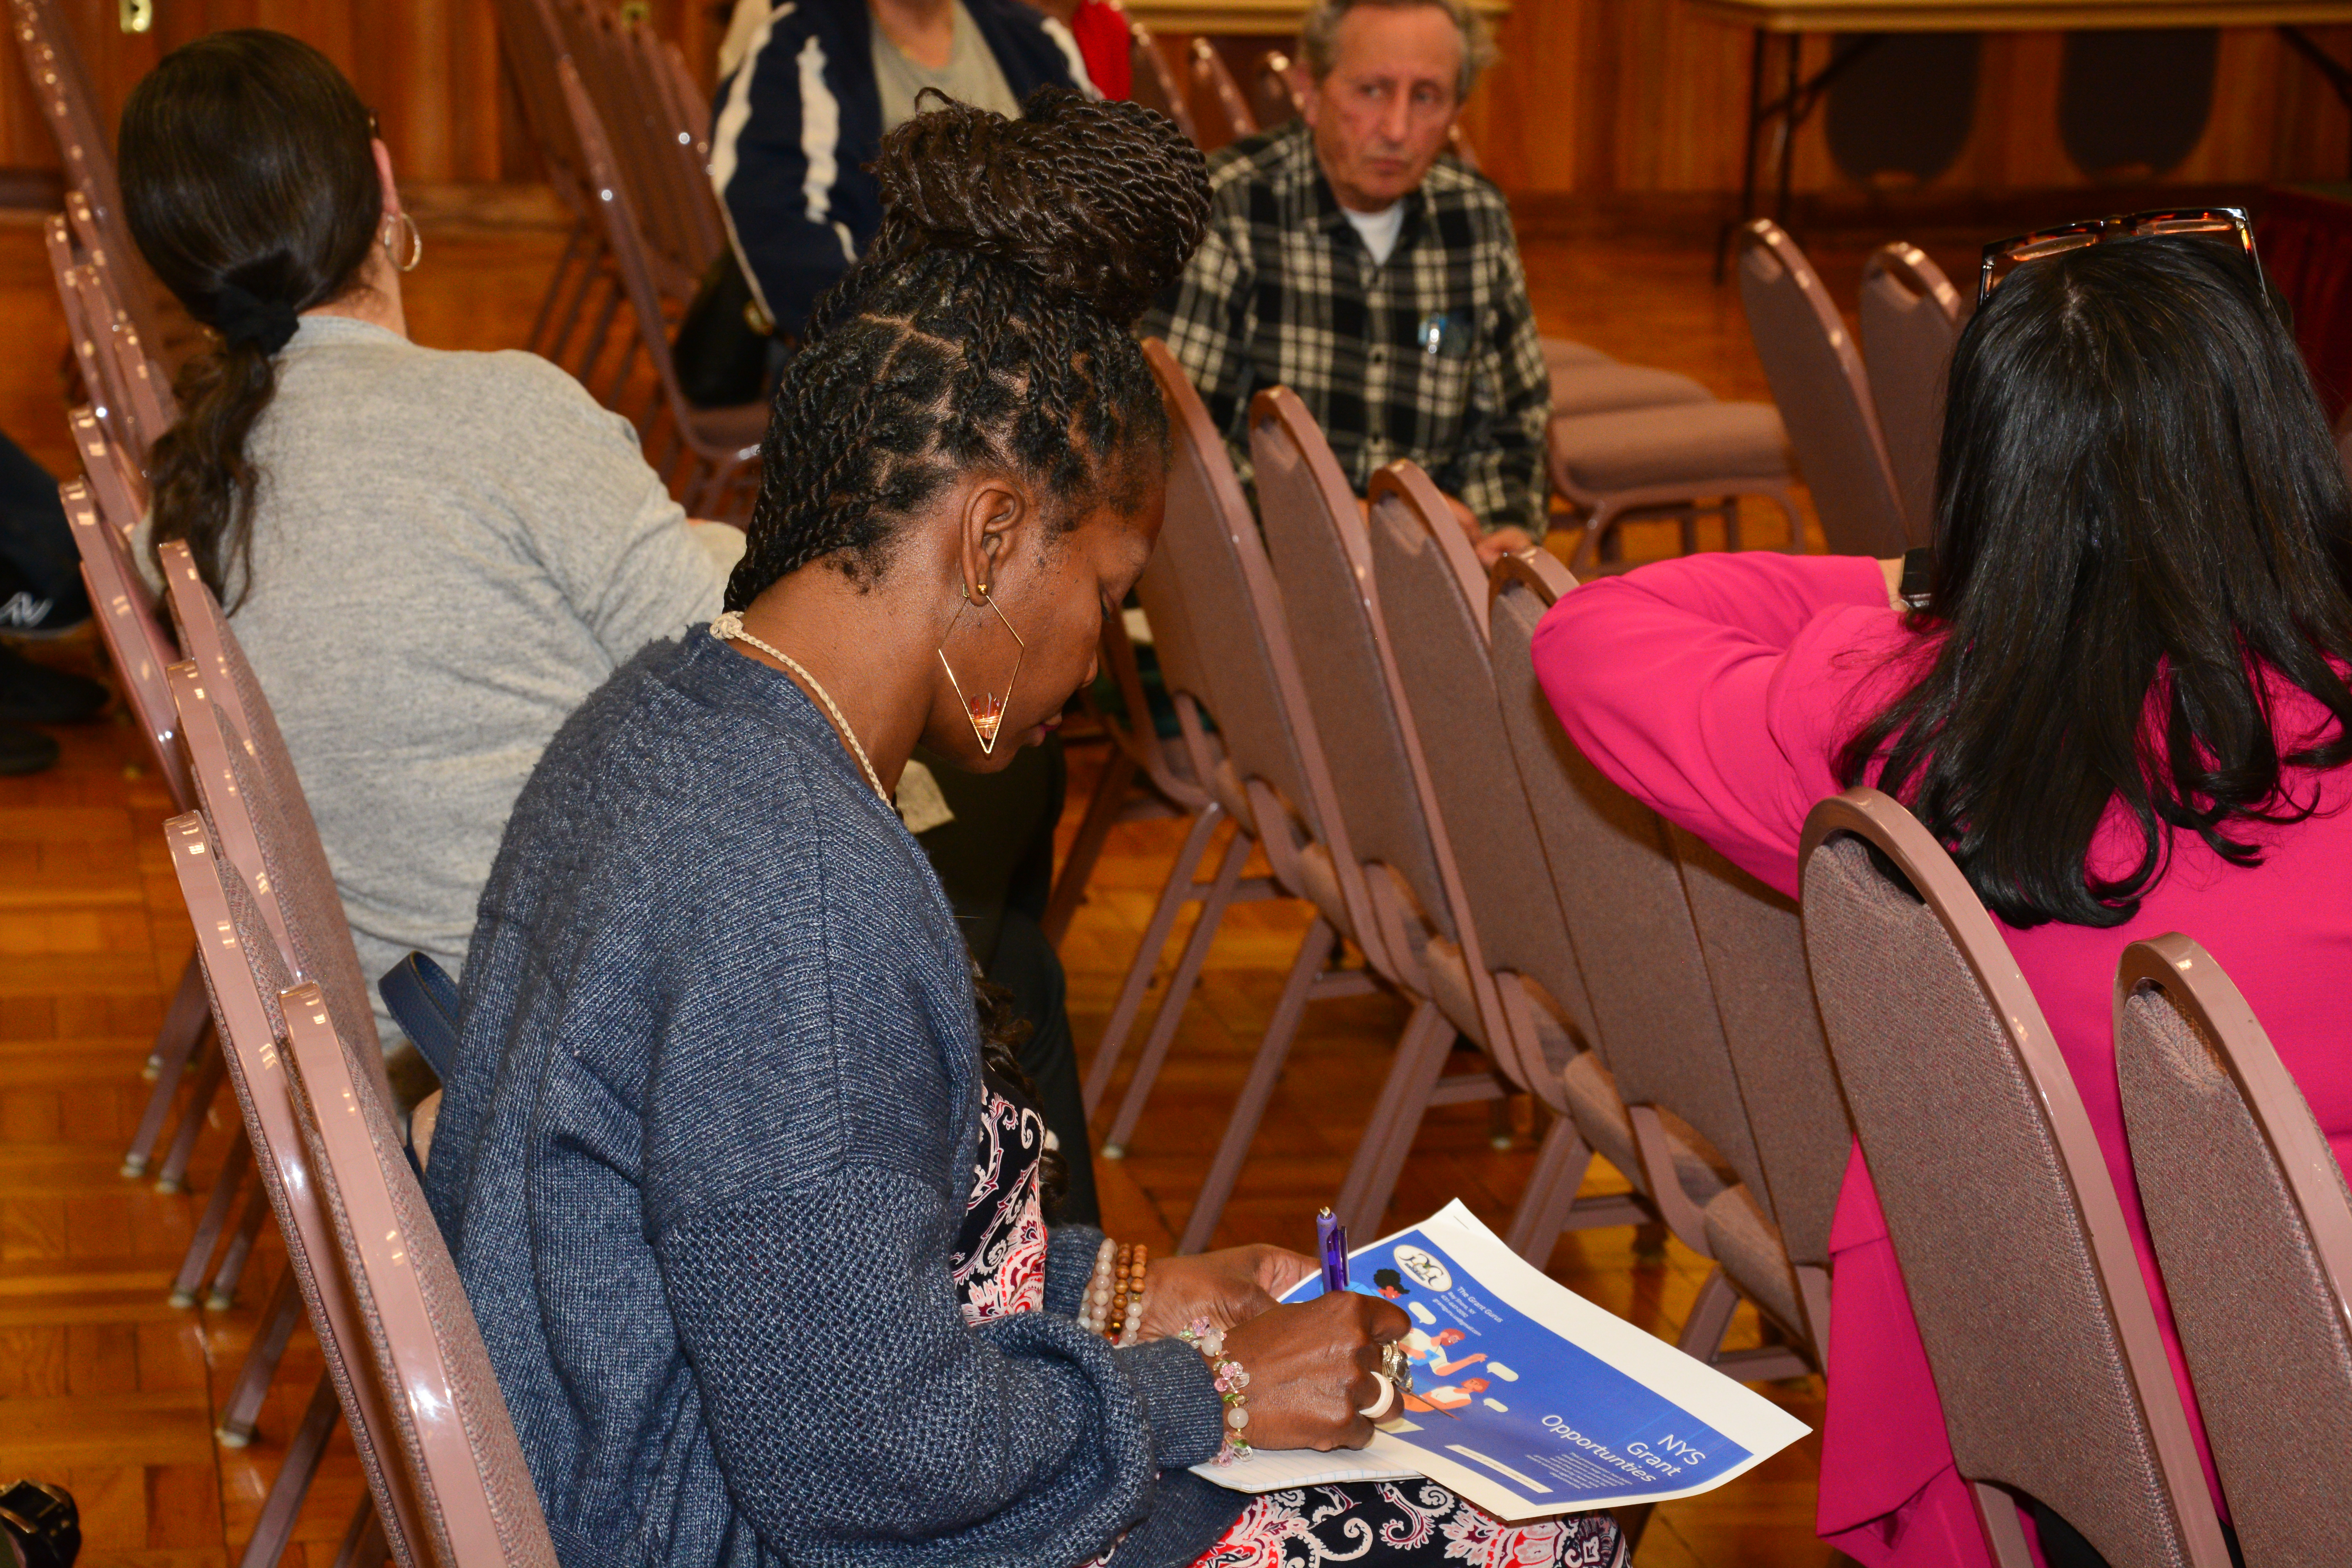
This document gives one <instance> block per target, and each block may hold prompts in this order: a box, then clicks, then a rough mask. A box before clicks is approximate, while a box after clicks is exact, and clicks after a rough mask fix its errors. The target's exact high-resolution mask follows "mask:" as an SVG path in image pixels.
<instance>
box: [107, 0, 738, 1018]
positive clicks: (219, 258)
mask: <svg viewBox="0 0 2352 1568" xmlns="http://www.w3.org/2000/svg"><path fill="white" fill-rule="evenodd" d="M121 168H122V196H123V207H124V211H125V216H127V218H128V219H129V222H130V225H131V234H132V236H133V237H134V238H135V239H136V240H137V241H138V244H139V248H140V251H141V252H142V254H143V255H144V256H145V257H146V258H147V260H148V262H149V264H150V265H151V266H152V267H153V268H154V270H155V274H156V276H157V277H158V278H160V279H162V280H163V283H164V285H165V286H166V287H168V288H169V289H171V290H172V292H173V294H174V295H176V296H177V297H178V298H179V299H180V300H181V301H182V302H183V303H184V304H185V305H186V306H187V308H188V310H189V313H190V314H192V315H193V316H194V317H195V319H196V320H197V321H202V322H204V323H205V325H207V326H209V327H211V328H213V329H214V330H215V332H217V333H218V335H219V340H220V341H219V342H218V343H217V345H216V346H215V347H214V348H213V349H212V350H211V351H209V352H207V353H203V354H199V355H198V356H196V358H195V359H194V360H193V361H191V362H190V363H189V364H188V365H187V366H186V367H185V369H184V370H183V372H182V373H181V379H180V384H179V393H180V397H181V405H182V416H181V419H180V422H179V423H178V424H177V425H176V426H173V428H172V429H171V430H170V431H168V432H166V433H165V434H164V436H163V438H162V439H161V440H160V441H158V442H157V443H156V447H155V453H154V458H153V464H152V478H153V484H154V498H153V503H152V515H151V518H150V520H149V521H150V530H151V534H152V539H153V540H170V539H177V540H184V541H185V542H186V543H187V545H188V548H189V550H190V551H191V552H193V553H194V557H195V561H196V565H197V568H198V570H199V571H201V572H202V573H203V574H204V577H205V582H206V583H208V584H210V585H211V586H212V589H213V592H214V593H215V595H218V596H219V598H220V600H221V603H222V605H224V606H226V608H227V609H228V611H229V612H230V614H231V616H232V617H233V622H234V625H235V626H236V636H237V641H238V642H239V643H240V644H241V645H242V646H243V647H244V648H245V651H246V655H247V658H250V659H251V660H252V661H253V667H254V671H255V673H256V674H257V675H258V676H259V677H260V678H261V684H262V687H263V689H265V690H267V691H268V694H269V703H270V708H271V710H272V711H273V712H274V713H275V715H276V716H277V719H278V728H279V729H280V730H282V731H284V732H285V735H286V745H287V749H288V750H289V752H291V753H292V754H293V758H294V765H295V768H296V770H297V771H298V772H299V773H300V774H301V778H302V790H303V795H304V796H305V797H306V799H307V800H308V802H309V804H310V812H311V815H312V816H314V817H316V818H317V820H318V824H319V837H320V839H321V840H322V841H323V842H324V844H325V846H326V850H327V858H328V862H329V863H330V864H331V866H332V867H333V868H334V873H335V886H336V889H337V891H338V892H340V893H341V895H342V900H343V909H344V911H345V912H346V913H347V914H348V915H349V916H350V918H351V923H352V942H353V943H354V944H355V945H356V946H357V947H358V949H359V957H360V968H361V971H362V973H365V974H367V975H369V976H370V977H371V978H373V976H375V975H378V974H381V973H383V972H384V971H385V970H387V969H389V968H391V967H392V965H393V964H394V963H398V962H399V961H400V959H401V958H403V957H404V956H405V955H406V954H407V953H408V952H410V950H412V949H421V950H422V951H424V952H427V953H429V954H431V955H432V956H433V957H434V958H435V959H436V960H437V961H439V963H441V964H442V966H443V967H444V968H446V969H447V970H449V971H450V973H457V971H458V967H459V965H460V963H462V962H463V960H464V958H465V956H466V941H467V936H468V935H469V934H470V933H471V932H472V931H473V928H474V905H475V901H476V900H478V898H479V897H480V896H481V891H482V883H483V881H484V880H485V879H487V878H488V876H489V871H490V861H491V859H492V858H493V857H494V856H496V854H497V853H498V847H499V834H500V833H501V832H503V831H504V830H505V827H506V820H507V813H508V811H509V809H510V808H511V807H512V805H513V804H514V798H515V795H516V794H517V793H518V792H519V791H520V790H521V788H522V784H523V780H525V779H526V778H528V777H530V770H531V766H532V764H533V763H536V762H538V761H539V753H540V750H541V747H543V746H545V745H546V744H547V742H548V740H549V738H550V737H551V736H552V735H553V734H554V733H555V730H556V726H558V725H559V724H561V723H562V722H563V721H564V719H565V717H566V716H568V715H569V714H570V713H571V711H572V710H573V709H574V708H576V707H578V706H579V705H580V703H581V701H582V700H583V699H584V698H586V697H587V695H588V694H589V693H590V692H592V691H593V690H595V689H596V688H597V687H598V686H600V685H601V684H603V682H604V679H605V678H606V677H607V676H609V675H611V674H612V673H613V671H614V669H616V668H619V667H620V666H621V665H622V664H624V663H625V662H626V661H627V660H628V658H629V657H630V656H631V655H633V654H635V652H636V651H637V650H638V649H639V648H641V647H645V645H646V643H648V642H650V641H652V640H653V639H654V638H656V637H672V636H675V635H676V634H677V633H678V632H681V631H683V630H685V629H686V628H687V627H688V626H692V625H696V624H698V623H699V622H702V621H705V620H708V619H709V617H710V616H712V614H714V613H715V612H716V611H717V609H718V607H719V595H720V593H721V592H722V590H723V588H724V585H725V584H726V581H727V573H728V571H729V569H730V567H731V566H732V565H733V564H734V563H735V561H736V560H737V559H738V558H739V557H740V555H741V553H742V548H743V536H742V533H741V532H740V531H739V530H737V529H733V528H729V527H726V526H723V525H721V524H717V523H700V524H695V523H689V522H688V521H687V517H686V514H685V512H684V511H682V510H680V509H679V507H678V505H677V502H676V501H674V500H671V499H670V497H669V492H668V490H667V489H666V488H665V487H664V485H663V483H662V480H661V478H660V476H659V475H657V474H656V473H655V472H654V471H653V469H651V468H648V467H646V460H645V458H644V456H643V454H642V452H641V451H640V449H639V447H638V444H637V437H636V433H635V431H634V430H632V429H631V428H630V427H629V425H628V422H627V421H626V420H625V419H623V418H622V417H621V416H619V415H617V414H614V413H613V412H612V411H611V410H609V409H606V408H603V407H600V406H598V405H597V404H596V402H595V400H594V399H593V398H591V397H590V396H589V395H588V394H587V392H586V391H585V390H584V389H583V388H582V386H581V385H580V384H579V383H578V382H576V381H574V380H572V377H571V376H569V375H567V374H564V373H563V372H562V371H561V370H559V369H557V368H556V367H555V366H554V365H551V364H550V363H547V362H546V361H545V360H543V359H541V358H539V357H538V356H536V355H533V354H527V353H447V352H444V351H441V350H436V349H428V348H425V347H423V346H421V345H419V344H417V343H414V342H410V341H409V338H408V322H407V318H406V315H405V313H404V310H403V309H402V302H401V276H402V273H403V272H404V270H405V269H406V268H408V267H410V266H413V265H414V264H415V259H416V258H417V257H418V256H419V255H420V254H421V253H422V246H421V244H420V242H419V240H418V238H417V235H416V229H415V225H414V223H413V222H411V220H410V219H409V218H408V217H407V216H405V215H404V213H403V212H402V211H401V206H400V193H399V191H398V189H397V187H396V186H394V184H393V178H392V161H391V156H390V154H389V153H386V152H385V151H384V146H383V142H380V141H378V140H376V139H375V137H374V135H373V124H372V121H371V117H370V116H369V114H368V111H367V109H366V107H365V106H364V105H362V103H361V102H360V100H359V95H358V94H356V93H355V92H353V91H352V87H351V84H350V83H349V82H347V81H345V80H344V79H343V77H342V74H341V72H340V71H338V70H336V68H335V67H334V65H333V64H332V62H331V61H330V60H328V59H327V58H326V57H325V56H323V55H321V54H320V53H319V52H318V51H317V50H316V49H314V48H312V47H310V46H309V45H308V44H305V43H302V42H300V41H299V40H298V39H294V38H289V37H286V36H285V35H283V34H280V33H271V32H264V31H260V30H257V29H241V30H236V31H231V32H225V33H215V34H212V35H209V36H208V37H203V38H200V39H198V40H196V41H195V42H194V43H191V44H188V45H186V46H184V47H181V48H179V49H175V50H173V52H172V53H171V54H170V55H169V56H167V57H166V58H164V59H163V61H162V63H160V64H159V65H158V66H157V67H156V68H155V69H154V70H153V71H152V72H151V73H149V74H148V75H147V76H146V77H144V78H142V79H141V80H140V82H139V84H138V86H137V87H136V88H135V89H133V90H132V92H131V98H130V100H129V101H128V102H127V103H126V104H125V105H124V107H123V113H122V131H121ZM141 554H142V560H144V559H147V558H148V550H147V548H146V546H145V542H142V551H141ZM158 582H159V583H160V579H158ZM377 1017H378V1027H379V1028H380V1029H381V1030H382V1031H383V1036H384V1038H385V1040H386V1042H387V1043H389V1042H390V1041H391V1040H393V1039H394V1038H395V1037H396V1036H395V1034H394V1031H393V1027H392V1024H391V1021H390V1019H389V1018H388V1017H387V1016H385V1015H383V1013H382V1012H381V1011H379V1013H378V1016H377Z"/></svg>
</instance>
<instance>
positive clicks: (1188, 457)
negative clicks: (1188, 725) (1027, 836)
mask: <svg viewBox="0 0 2352 1568" xmlns="http://www.w3.org/2000/svg"><path fill="white" fill-rule="evenodd" d="M1143 357H1144V359H1145V361H1146V362H1147V363H1149V364H1150V366H1151V373H1152V375H1153V376H1154V378H1155V379H1157V380H1158V381H1159V383H1160V396H1161V399H1162V401H1163V402H1165V404H1166V405H1167V408H1168V424H1169V429H1170V434H1171V447H1172V454H1171V462H1170V464H1169V469H1168V502H1167V510H1166V521H1164V522H1162V523H1161V525H1160V543H1159V547H1158V551H1157V552H1156V554H1155V557H1154V563H1153V566H1152V568H1151V569H1150V571H1147V572H1146V574H1145V575H1146V576H1147V577H1150V576H1151V575H1152V573H1153V572H1157V571H1158V570H1160V563H1162V562H1164V563H1165V564H1166V567H1167V570H1168V573H1169V580H1170V581H1172V582H1174V583H1177V584H1181V589H1180V591H1179V592H1180V594H1181V598H1180V599H1179V600H1178V601H1177V602H1178V603H1180V604H1181V610H1179V611H1177V612H1176V614H1178V615H1180V616H1181V619H1182V624H1183V625H1184V626H1186V627H1187V628H1188V629H1189V633H1190V640H1191V644H1192V650H1193V652H1194V654H1195V655H1196V656H1197V657H1196V658H1194V659H1193V661H1192V667H1191V668H1190V670H1189V671H1188V670H1187V669H1186V668H1184V667H1183V666H1182V665H1181V663H1180V664H1179V665H1178V667H1177V668H1175V669H1173V670H1171V671H1169V674H1168V679H1169V693H1170V695H1171V696H1177V695H1180V694H1182V695H1189V696H1190V697H1191V698H1192V699H1193V700H1202V701H1205V702H1206V703H1207V705H1208V709H1209V713H1210V716H1211V717H1213V719H1214V720H1215V721H1216V723H1217V736H1218V739H1219V741H1220V742H1222V743H1223V746H1224V752H1225V763H1226V765H1227V766H1228V767H1230V768H1232V769H1233V771H1234V774H1235V775H1236V776H1237V777H1238V778H1239V779H1240V780H1241V781H1242V782H1243V783H1244V784H1248V785H1255V786H1257V787H1259V788H1262V789H1263V790H1264V791H1265V792H1267V793H1268V794H1270V795H1272V796H1273V797H1274V798H1275V801H1276V804H1277V805H1279V806H1280V808H1281V809H1283V810H1284V811H1286V813H1287V814H1288V815H1289V816H1290V817H1291V819H1292V821H1293V822H1294V823H1296V824H1297V826H1298V827H1299V828H1300V829H1301V830H1302V831H1303V832H1304V833H1305V834H1306V835H1307V837H1309V838H1311V839H1313V840H1315V841H1317V842H1319V843H1321V844H1322V845H1323V846H1324V847H1326V848H1327V849H1328V851H1329V852H1330V855H1331V859H1332V865H1333V874H1334V876H1335V877H1336V879H1337V880H1338V881H1339V892H1340V898H1341V900H1342V902H1343V904H1344V905H1345V909H1346V912H1347V914H1348V917H1349V924H1350V926H1351V928H1352V929H1351V930H1350V931H1349V935H1350V936H1351V937H1353V938H1354V939H1355V940H1356V942H1357V945H1358V946H1359V947H1360V948H1362V949H1363V950H1364V951H1365V952H1367V953H1368V954H1370V955H1373V956H1374V957H1375V961H1376V963H1385V962H1386V958H1385V950H1384V949H1382V948H1381V943H1380V937H1379V934H1378V926H1377V924H1376V922H1375V921H1373V920H1372V918H1371V911H1370V901H1369V896H1368V895H1367V894H1366V892H1365V890H1364V881H1363V873H1362V871H1361V869H1360V868H1359V866H1358V863H1357V860H1356V854H1355V849H1354V845H1353V842H1352V839H1351V837H1350V835H1349V826H1348V823H1347V820H1346V814H1345V813H1344V812H1343V811H1342V810H1341V809H1340V806H1339V792H1338V787H1337V785H1335V784H1334V783H1333V782H1332V776H1331V773H1332V770H1331V765H1330V762H1329V754H1328V752H1326V751H1325V749H1324V742H1323V729H1322V725H1321V723H1320V721H1318V717H1317V714H1316V712H1315V710H1314V707H1313V705H1312V704H1311V703H1309V702H1308V700H1307V685H1306V679H1305V678H1304V676H1302V674H1301V673H1300V670H1299V662H1298V652H1297V647H1295V646H1294V645H1293V644H1292V642H1291V636H1290V623H1289V620H1288V617H1287V616H1286V614H1285V613H1284V610H1283V595H1282V592H1281V590H1280V588H1278V587H1277V586H1276V582H1275V575H1274V568H1273V565H1272V563H1270V562H1269V561H1268V560H1267V559H1266V553H1265V541H1264V539H1263V538H1262V536H1261V535H1260V533H1259V531H1258V526H1257V520H1256V519H1255V518H1254V517H1252V516H1251V515H1250V510H1249V503H1248V501H1247V500H1245V499H1244V497H1243V495H1242V488H1241V481H1240V480H1239V479H1237V478H1235V476H1234V465H1233V459H1232V458H1231V457H1230V456H1229V455H1228V454H1227V451H1226V448H1225V444H1224V441H1223V438H1222V437H1220V436H1219V435H1218V434H1217V427H1216V426H1215V425H1214V424H1213V422H1212V421H1211V420H1210V418H1209V410H1208V408H1207V406H1206V405H1203V404H1202V401H1201V395H1200V394H1199V393H1198V392H1196V391H1194V390H1193V387H1192V382H1191V381H1189V380H1187V379H1186V377H1185V374H1184V371H1183V367H1182V366H1181V365H1179V364H1178V363H1176V359H1175V356H1174V355H1172V354H1171V353H1169V352H1168V345H1167V344H1165V343H1163V342H1160V340H1159V339H1157V338H1151V339H1147V340H1146V341H1145V342H1144V345H1143ZM1141 586H1142V585H1141V584H1138V588H1139V590H1140V589H1141ZM1157 587H1158V585H1157V584H1155V588H1154V593H1155V595H1156V594H1157ZM1157 602H1159V600H1158V599H1157V598H1156V597H1147V598H1146V599H1145V601H1144V616H1145V617H1146V618H1147V619H1149V618H1150V616H1152V615H1153V614H1154V611H1153V608H1152V606H1153V605H1154V604H1155V603H1157ZM1157 624H1158V623H1157V622H1154V626H1155V627H1156V626H1157ZM1155 635H1157V634H1156V632H1155ZM1162 668H1163V669H1165V668H1167V667H1165V666H1163V667H1162ZM1203 687H1205V688H1206V690H1205V691H1204V690H1202V688H1203ZM1204 782H1205V781H1204ZM1271 829H1272V825H1270V824H1265V823H1261V824H1259V829H1258V830H1259V836H1260V837H1261V838H1264V837H1267V835H1268V834H1269V833H1270V831H1271Z"/></svg>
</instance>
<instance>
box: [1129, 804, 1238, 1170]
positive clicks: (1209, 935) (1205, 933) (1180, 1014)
mask: <svg viewBox="0 0 2352 1568" xmlns="http://www.w3.org/2000/svg"><path fill="white" fill-rule="evenodd" d="M1251 843H1252V840H1251V838H1250V836H1249V835H1248V834H1246V833H1236V834H1234V837H1233V839H1232V841H1231V842H1230V843H1228V844H1227V845H1226V846H1225V858H1224V859H1223V860H1222V861H1221V862H1219V863H1218V866H1217V878H1216V880H1215V881H1213V882H1212V883H1210V884H1209V890H1208V892H1207V893H1206V894H1204V895H1203V896H1202V900H1201V918H1200V921H1199V923H1197V924H1195V925H1194V926H1193V927H1192V940H1191V941H1189V942H1186V943H1185V944H1184V956H1183V957H1182V958H1181V959H1179V960H1178V961H1177V963H1176V973H1174V974H1173V975H1172V976H1171V977H1170V979H1169V982H1168V994H1166V995H1165V996H1163V997H1161V998H1160V1016H1158V1017H1157V1018H1155V1019H1153V1020H1152V1022H1151V1037H1150V1038H1149V1039H1147V1040H1145V1041H1144V1042H1143V1056H1142V1058H1141V1059H1140V1060H1139V1061H1138V1062H1137V1063H1136V1064H1135V1077H1134V1078H1133V1079H1131V1080H1129V1083H1128V1086H1127V1098H1126V1099H1124V1100H1120V1101H1119V1103H1118V1119H1117V1120H1116V1121H1113V1122H1112V1123H1111V1127H1110V1136H1109V1137H1108V1138H1106V1139H1104V1140H1103V1157H1104V1158H1105V1159H1109V1160H1120V1159H1124V1158H1126V1157H1127V1141H1128V1140H1129V1138H1131V1137H1133V1136H1134V1134H1135V1124H1136V1121H1138V1120H1139V1118H1140V1117H1141V1116H1142V1115H1143V1102H1144V1101H1145V1100H1149V1099H1150V1098H1151V1086H1152V1084H1153V1083H1154V1082H1155V1081H1157V1080H1158V1079H1159V1077H1160V1064H1161V1063H1162V1062H1164V1061H1166V1060H1167V1058H1168V1047H1169V1044H1170V1042H1171V1041H1173V1040H1174V1039H1175V1038H1176V1026H1177V1025H1179V1024H1181V1023H1182V1022H1183V1019H1184V1004H1185V1003H1186V1002H1188V1001H1190V1000H1191V999H1192V988H1193V987H1194V986H1195V985H1197V984H1200V981H1201V966H1202V964H1203V963H1207V962H1208V957H1209V947H1210V944H1211V943H1213V942H1215V941H1216V937H1217V927H1218V925H1219V923H1220V922H1222V921H1223V920H1224V918H1225V906H1226V905H1228V904H1230V903H1232V902H1233V901H1234V884H1235V883H1236V882H1238V881H1240V880H1241V875H1242V864H1243V862H1244V861H1246V860H1247V859H1248V858H1249V852H1250V845H1251Z"/></svg>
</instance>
